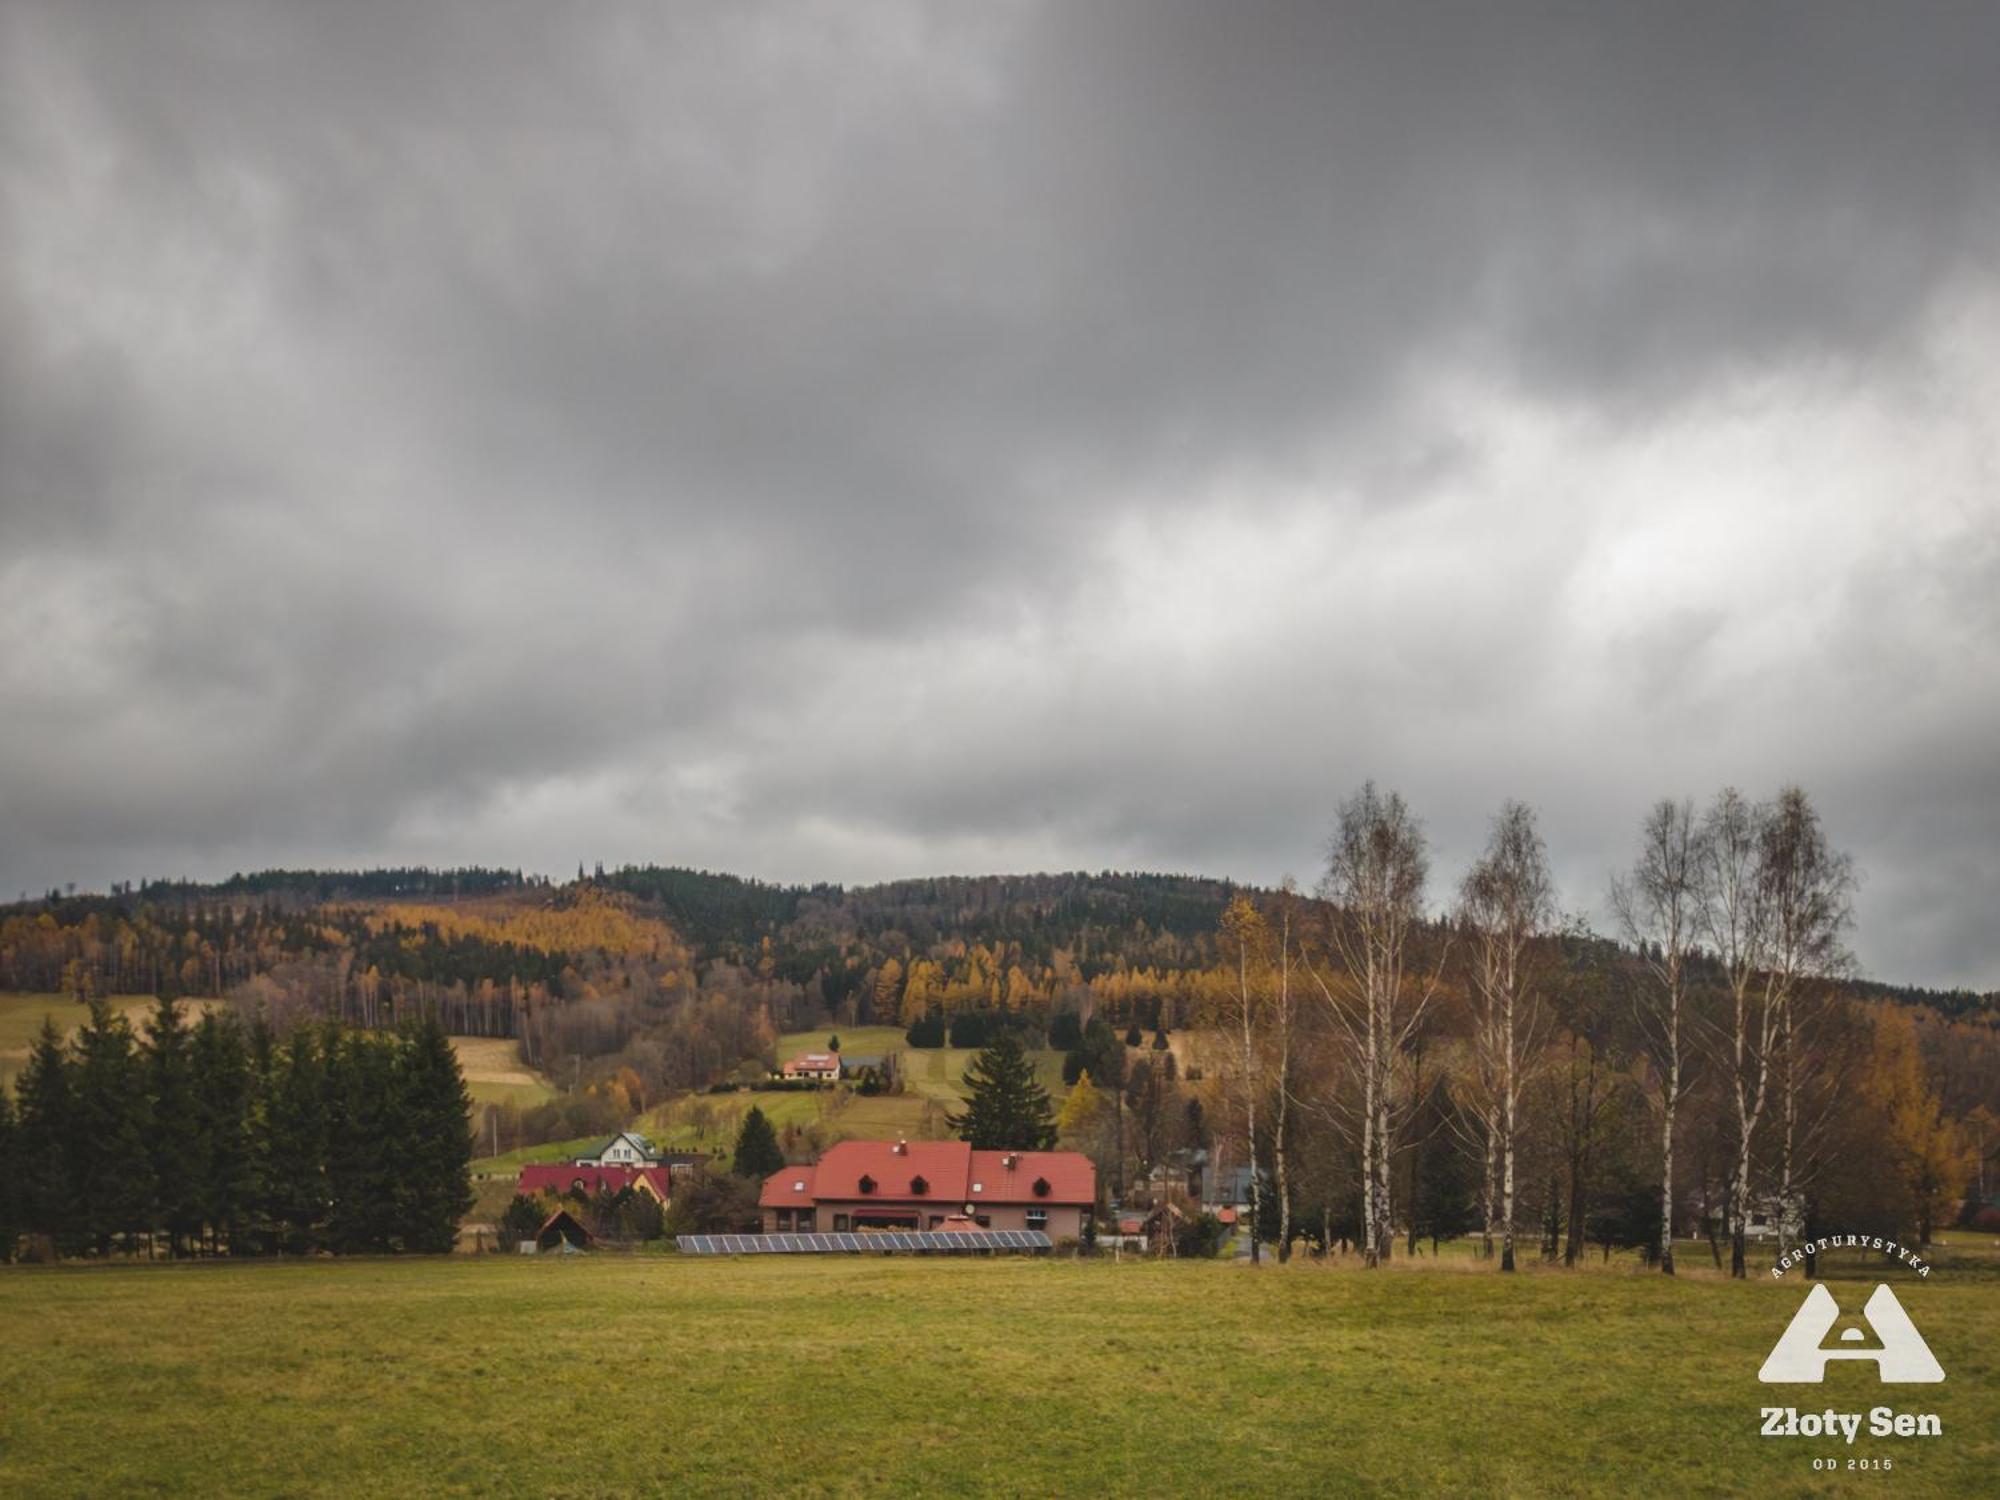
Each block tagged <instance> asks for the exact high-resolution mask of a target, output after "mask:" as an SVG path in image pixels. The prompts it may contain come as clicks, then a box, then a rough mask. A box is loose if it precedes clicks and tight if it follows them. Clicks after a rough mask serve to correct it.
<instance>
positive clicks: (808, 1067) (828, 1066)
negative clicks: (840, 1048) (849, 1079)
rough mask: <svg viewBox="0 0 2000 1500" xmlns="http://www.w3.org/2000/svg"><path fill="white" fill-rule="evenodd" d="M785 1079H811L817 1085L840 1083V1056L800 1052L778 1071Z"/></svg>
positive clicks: (828, 1053)
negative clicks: (817, 1083)
mask: <svg viewBox="0 0 2000 1500" xmlns="http://www.w3.org/2000/svg"><path fill="white" fill-rule="evenodd" d="M779 1072H781V1073H782V1074H783V1075H784V1076H785V1077H787V1078H805V1079H812V1080H814V1081H817V1082H819V1083H838V1082H840V1054H839V1053H838V1052H802V1053H800V1054H799V1055H798V1056H797V1057H795V1058H793V1059H792V1060H791V1061H790V1062H788V1063H786V1064H785V1065H784V1067H783V1068H781V1069H779Z"/></svg>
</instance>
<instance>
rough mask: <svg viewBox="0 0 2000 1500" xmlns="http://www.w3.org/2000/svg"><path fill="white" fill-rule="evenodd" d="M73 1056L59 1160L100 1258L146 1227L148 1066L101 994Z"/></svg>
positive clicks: (128, 1028)
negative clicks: (70, 1103)
mask: <svg viewBox="0 0 2000 1500" xmlns="http://www.w3.org/2000/svg"><path fill="white" fill-rule="evenodd" d="M76 1052H77V1062H76V1108H75V1109H74V1110H73V1111H71V1114H70V1120H69V1136H68V1141H67V1143H66V1149H65V1152H64V1156H65V1160H66V1161H67V1163H68V1164H69V1166H70V1169H71V1172H72V1175H73V1177H74V1179H75V1184H76V1196H77V1202H78V1205H79V1207H80V1210H81V1212H82V1215H83V1225H82V1228H83V1231H84V1234H85V1236H86V1237H87V1238H88V1239H89V1241H90V1242H91V1243H92V1244H93V1245H95V1246H96V1247H97V1253H98V1254H99V1255H104V1254H108V1253H109V1252H110V1249H111V1241H112V1238H113V1236H115V1235H120V1234H125V1235H130V1234H137V1233H139V1232H141V1231H143V1230H148V1229H150V1228H151V1227H152V1219H153V1197H154V1194H153V1161H152V1153H151V1151H150V1149H149V1144H148V1143H149V1141H150V1139H151V1130H152V1109H151V1107H150V1103H149V1101H148V1099H147V1096H146V1065H145V1059H144V1058H143V1057H142V1056H141V1055H140V1052H139V1047H138V1042H137V1039H136V1038H134V1036H133V1035H132V1025H131V1023H130V1022H129V1021H127V1020H126V1019H125V1017H123V1016H122V1015H119V1014H117V1013H116V1012H114V1011H113V1010H112V1009H111V1006H110V1005H109V1003H108V1002H106V1001H105V1000H104V999H103V997H101V996H100V997H98V998H97V999H95V1000H92V1001H91V1002H90V1020H89V1021H88V1022H87V1023H86V1024H85V1026H84V1028H83V1030H82V1031H81V1032H80V1033H79V1034H78V1036H77V1046H76Z"/></svg>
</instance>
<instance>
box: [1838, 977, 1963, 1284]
mask: <svg viewBox="0 0 2000 1500" xmlns="http://www.w3.org/2000/svg"><path fill="white" fill-rule="evenodd" d="M1862 1088H1863V1091H1864V1092H1865V1093H1866V1095H1867V1097H1868V1100H1869V1102H1870V1103H1871V1104H1873V1105H1874V1106H1875V1108H1876V1110H1877V1111H1878V1112H1879V1113H1880V1115H1881V1117H1882V1122H1883V1125H1884V1127H1885V1128H1886V1129H1887V1131H1888V1136H1889V1144H1890V1148H1891V1150H1892V1151H1893V1152H1894V1154H1895V1159H1896V1163H1897V1166H1898V1168H1899V1169H1900V1171H1901V1174H1902V1178H1903V1186H1904V1188H1905V1189H1906V1190H1907V1191H1908V1192H1909V1195H1910V1203H1911V1207H1912V1209H1913V1210H1914V1212H1915V1213H1916V1216H1917V1243H1918V1244H1920V1245H1928V1244H1929V1243H1930V1240H1931V1230H1932V1229H1933V1228H1934V1227H1935V1226H1936V1225H1937V1224H1938V1222H1939V1221H1940V1220H1941V1219H1944V1218H1946V1217H1947V1216H1949V1214H1950V1213H1951V1210H1952V1208H1953V1206H1954V1205H1955V1204H1956V1203H1957V1202H1958V1199H1959V1196H1960V1194H1962V1193H1963V1192H1964V1191H1965V1185H1966V1183H1967V1182H1968V1181H1970V1180H1971V1177H1972V1173H1973V1169H1974V1150H1973V1143H1972V1139H1971V1137H1970V1135H1969V1134H1968V1133H1967V1131H1966V1129H1965V1126H1964V1125H1963V1124H1962V1123H1961V1122H1959V1121H1957V1120H1953V1119H1951V1118H1949V1117H1948V1116H1947V1115H1946V1114H1945V1112H1944V1105H1943V1101H1942V1100H1941V1099H1940V1098H1939V1097H1938V1095H1937V1093H1936V1092H1935V1091H1934V1090H1933V1089H1932V1088H1931V1086H1930V1082H1929V1080H1928V1079H1927V1078H1926V1077H1925V1076H1924V1059H1923V1053H1922V1051H1921V1049H1920V1048H1919V1047H1918V1044H1917V1023H1916V1021H1915V1020H1914V1019H1913V1018H1912V1017H1911V1015H1910V1013H1909V1012H1908V1011H1907V1010H1904V1009H1902V1008H1900V1007H1893V1006H1885V1007H1883V1008H1882V1010H1881V1011H1880V1012H1878V1013H1877V1015H1876V1017H1875V1037H1874V1046H1873V1049H1872V1051H1871V1054H1870V1057H1869V1063H1868V1070H1867V1073H1866V1075H1865V1078H1864V1082H1863V1084H1862Z"/></svg>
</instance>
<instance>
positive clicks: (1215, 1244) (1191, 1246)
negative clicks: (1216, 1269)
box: [1174, 1214, 1229, 1260]
mask: <svg viewBox="0 0 2000 1500" xmlns="http://www.w3.org/2000/svg"><path fill="white" fill-rule="evenodd" d="M1228 1238H1229V1229H1228V1226H1227V1225H1225V1224H1224V1223H1223V1222H1222V1220H1220V1219H1218V1218H1216V1216H1215V1215H1214V1214H1196V1215H1195V1216H1194V1217H1193V1218H1192V1219H1189V1220H1187V1221H1186V1222H1185V1223H1183V1224H1177V1225H1175V1226H1174V1254H1176V1255H1180V1256H1185V1257H1187V1258H1189V1259H1191V1260H1204V1259H1206V1260H1212V1259H1214V1258H1215V1256H1216V1255H1217V1254H1218V1253H1219V1252H1220V1251H1221V1249H1222V1242H1223V1241H1224V1240H1226V1239H1228Z"/></svg>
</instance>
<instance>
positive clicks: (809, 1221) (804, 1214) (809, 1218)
mask: <svg viewBox="0 0 2000 1500" xmlns="http://www.w3.org/2000/svg"><path fill="white" fill-rule="evenodd" d="M798 1227H799V1233H800V1234H811V1233H812V1232H813V1214H812V1210H811V1209H809V1208H802V1209H800V1210H799V1226H798Z"/></svg>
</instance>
